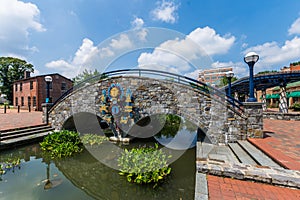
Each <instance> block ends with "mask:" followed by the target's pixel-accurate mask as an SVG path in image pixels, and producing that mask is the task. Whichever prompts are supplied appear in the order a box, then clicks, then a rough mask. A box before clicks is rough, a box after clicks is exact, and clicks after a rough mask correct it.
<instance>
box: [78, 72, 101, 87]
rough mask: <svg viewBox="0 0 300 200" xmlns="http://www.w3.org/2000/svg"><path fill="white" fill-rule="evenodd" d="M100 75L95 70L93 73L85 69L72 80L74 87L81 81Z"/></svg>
mask: <svg viewBox="0 0 300 200" xmlns="http://www.w3.org/2000/svg"><path fill="white" fill-rule="evenodd" d="M100 75H101V73H100V72H99V71H98V70H97V69H95V70H94V71H92V70H87V69H84V71H83V72H82V73H80V74H78V75H77V76H76V77H74V78H73V81H74V85H77V84H79V83H81V82H83V81H86V80H88V79H90V78H92V77H95V76H100ZM101 78H106V76H104V75H103V76H101Z"/></svg>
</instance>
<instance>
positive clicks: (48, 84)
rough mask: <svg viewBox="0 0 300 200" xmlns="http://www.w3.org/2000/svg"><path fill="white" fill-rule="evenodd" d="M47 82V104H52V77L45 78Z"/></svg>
mask: <svg viewBox="0 0 300 200" xmlns="http://www.w3.org/2000/svg"><path fill="white" fill-rule="evenodd" d="M45 81H46V83H47V96H46V103H50V102H49V101H50V83H51V82H52V77H51V76H45Z"/></svg>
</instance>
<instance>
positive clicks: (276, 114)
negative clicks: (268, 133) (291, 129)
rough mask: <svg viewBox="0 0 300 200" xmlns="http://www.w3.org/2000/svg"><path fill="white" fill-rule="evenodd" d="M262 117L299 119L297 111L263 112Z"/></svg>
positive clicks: (299, 115)
mask: <svg viewBox="0 0 300 200" xmlns="http://www.w3.org/2000/svg"><path fill="white" fill-rule="evenodd" d="M263 118H264V119H277V120H294V121H300V113H299V114H298V113H280V112H264V113H263Z"/></svg>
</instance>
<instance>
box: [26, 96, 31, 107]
mask: <svg viewBox="0 0 300 200" xmlns="http://www.w3.org/2000/svg"><path fill="white" fill-rule="evenodd" d="M27 101H28V106H31V97H28V99H27Z"/></svg>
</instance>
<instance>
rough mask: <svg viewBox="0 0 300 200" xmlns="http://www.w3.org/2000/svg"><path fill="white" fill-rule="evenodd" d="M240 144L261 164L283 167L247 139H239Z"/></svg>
mask: <svg viewBox="0 0 300 200" xmlns="http://www.w3.org/2000/svg"><path fill="white" fill-rule="evenodd" d="M238 144H239V145H240V146H241V147H242V148H243V149H244V150H245V151H246V152H247V153H248V154H249V155H250V156H251V158H253V160H255V161H256V162H257V163H258V164H259V165H262V166H269V167H276V168H282V167H281V166H280V165H279V164H277V163H276V162H275V161H273V160H272V159H271V158H269V157H268V156H267V155H265V154H264V153H263V152H262V151H260V150H259V149H257V148H256V147H255V146H253V145H252V144H250V143H249V142H248V141H246V140H239V141H238Z"/></svg>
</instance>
